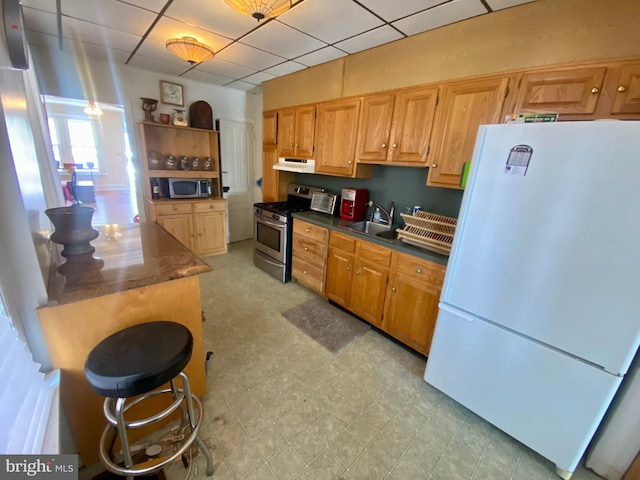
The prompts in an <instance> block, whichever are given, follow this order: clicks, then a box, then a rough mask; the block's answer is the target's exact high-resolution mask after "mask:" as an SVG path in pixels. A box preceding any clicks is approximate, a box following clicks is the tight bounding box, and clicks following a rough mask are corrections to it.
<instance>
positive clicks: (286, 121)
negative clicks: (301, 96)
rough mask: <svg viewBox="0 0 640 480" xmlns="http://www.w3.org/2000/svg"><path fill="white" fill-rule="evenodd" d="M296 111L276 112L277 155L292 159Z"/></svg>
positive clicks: (291, 109) (289, 109)
mask: <svg viewBox="0 0 640 480" xmlns="http://www.w3.org/2000/svg"><path fill="white" fill-rule="evenodd" d="M295 129H296V109H295V108H287V109H284V110H279V111H278V132H277V133H278V155H280V156H281V157H293V156H294V151H295V149H294V145H295V137H294V135H295Z"/></svg>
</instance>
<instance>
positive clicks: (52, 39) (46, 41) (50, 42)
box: [24, 30, 58, 50]
mask: <svg viewBox="0 0 640 480" xmlns="http://www.w3.org/2000/svg"><path fill="white" fill-rule="evenodd" d="M24 33H25V35H26V36H27V43H28V44H29V45H37V46H39V47H46V48H49V49H51V50H57V48H58V36H57V35H49V34H47V33H40V32H34V31H33V30H25V32H24Z"/></svg>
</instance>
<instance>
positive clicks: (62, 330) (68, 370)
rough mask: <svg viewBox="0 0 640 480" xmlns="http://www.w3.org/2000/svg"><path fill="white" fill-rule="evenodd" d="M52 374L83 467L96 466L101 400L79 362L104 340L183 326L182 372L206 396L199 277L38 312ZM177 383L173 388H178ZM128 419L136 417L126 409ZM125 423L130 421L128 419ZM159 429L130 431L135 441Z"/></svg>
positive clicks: (150, 403) (152, 403)
mask: <svg viewBox="0 0 640 480" xmlns="http://www.w3.org/2000/svg"><path fill="white" fill-rule="evenodd" d="M38 315H39V318H40V324H41V326H42V331H43V333H44V337H45V340H46V343H47V347H48V350H49V355H50V357H51V362H52V365H53V368H56V369H60V370H61V371H62V381H61V390H60V394H61V400H62V405H63V408H64V410H65V414H66V415H67V418H68V420H69V424H70V427H71V431H72V434H73V437H74V440H75V442H76V447H77V448H78V452H79V454H80V457H81V461H82V463H83V464H84V465H85V466H89V465H93V464H95V463H97V462H98V461H99V459H98V447H99V442H100V436H101V434H102V431H103V430H104V427H105V425H106V420H105V418H104V415H103V413H102V404H103V402H104V398H103V397H102V396H100V395H98V394H97V393H95V392H94V391H93V390H92V389H91V387H90V386H89V384H88V382H87V381H86V379H85V376H84V362H85V360H86V358H87V355H88V354H89V352H90V351H91V349H92V348H93V347H94V346H95V345H97V344H98V343H99V342H100V341H101V340H103V339H104V338H106V337H108V336H109V335H111V334H113V333H115V332H117V331H119V330H122V329H124V328H127V327H130V326H132V325H137V324H141V323H146V322H151V321H156V320H169V321H174V322H177V323H180V324H182V325H185V326H186V327H187V328H189V330H190V331H191V333H192V335H193V338H194V344H193V355H192V357H191V361H190V362H189V364H188V365H187V368H186V371H187V374H188V375H189V379H190V382H191V388H192V390H193V392H194V393H195V394H196V395H199V396H200V395H203V394H205V393H206V379H205V356H204V345H203V340H202V318H201V308H200V282H199V279H198V276H197V275H195V276H190V277H186V278H179V279H177V280H170V281H165V282H162V283H157V284H153V285H149V286H144V287H139V288H135V289H131V290H126V291H123V292H119V293H113V294H110V295H104V296H98V297H95V298H90V299H87V300H83V301H78V302H73V303H67V304H63V305H58V306H52V307H44V308H41V309H39V310H38ZM180 383H181V382H180V381H178V382H177V384H178V386H180ZM161 403H164V402H163V401H162V398H158V397H156V398H154V399H149V400H146V401H145V402H143V405H144V406H145V408H144V410H145V413H144V415H145V416H146V415H148V414H149V413H150V412H152V411H154V412H155V411H157V410H159V409H160V407H161ZM131 412H132V418H139V412H134V409H131ZM127 418H129V417H127ZM157 426H158V424H155V425H151V426H149V427H145V428H142V429H135V430H130V432H129V433H130V436H129V438H130V439H133V440H134V441H135V440H137V439H140V438H142V437H143V436H145V435H147V434H149V433H150V432H151V431H153V430H155V429H157V428H158V427H157Z"/></svg>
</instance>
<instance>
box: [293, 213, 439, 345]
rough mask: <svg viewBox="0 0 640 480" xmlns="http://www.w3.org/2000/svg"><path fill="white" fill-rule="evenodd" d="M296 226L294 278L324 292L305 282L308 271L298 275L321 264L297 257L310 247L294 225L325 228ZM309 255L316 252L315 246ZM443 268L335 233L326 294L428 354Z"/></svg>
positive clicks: (331, 236) (331, 238)
mask: <svg viewBox="0 0 640 480" xmlns="http://www.w3.org/2000/svg"><path fill="white" fill-rule="evenodd" d="M293 225H294V236H293V238H294V244H293V248H294V253H293V276H294V278H297V279H298V281H299V282H300V283H302V284H304V285H305V286H309V288H311V289H313V290H314V291H316V292H317V293H321V292H320V290H319V289H318V288H314V287H313V281H310V280H305V279H306V278H308V274H309V271H307V272H305V273H304V274H302V272H301V271H300V270H301V269H304V268H320V269H321V267H317V263H316V264H314V265H311V263H310V260H309V256H304V255H296V251H298V252H300V249H301V247H304V246H307V247H308V248H309V245H310V244H309V243H307V242H308V241H309V240H308V239H307V238H305V237H304V236H302V235H300V233H298V234H297V235H296V225H297V226H298V232H300V231H301V230H302V228H305V227H306V226H309V225H310V226H311V227H313V228H315V229H322V230H325V231H326V229H325V228H323V227H318V226H315V225H311V224H308V223H307V222H303V221H299V220H298V219H295V221H294V224H293ZM296 238H297V240H296ZM307 253H308V254H309V255H311V254H313V252H311V248H309V252H307ZM313 255H314V256H315V258H319V255H317V254H313ZM296 268H297V269H298V273H296ZM445 270H446V267H445V266H444V265H440V264H437V263H434V262H430V261H428V260H424V259H421V258H418V257H415V256H413V255H408V254H405V253H400V252H397V251H395V250H392V249H390V248H387V247H383V246H381V245H378V244H376V243H373V242H367V241H366V240H361V239H359V238H356V237H354V236H351V235H347V234H343V233H340V232H336V231H334V230H331V231H329V245H328V250H327V253H326V283H325V286H324V295H325V296H326V297H327V298H329V299H330V300H332V301H334V302H335V303H337V304H338V305H341V306H343V307H344V308H346V309H347V310H350V311H351V312H353V313H354V314H356V315H357V316H359V317H360V318H362V319H364V320H366V321H367V322H369V323H371V324H373V325H375V326H376V327H378V328H380V329H381V330H383V331H384V332H386V333H388V334H389V335H391V336H393V337H395V338H396V339H398V340H399V341H401V342H402V343H404V344H405V345H408V346H409V347H411V348H413V349H414V350H416V351H418V352H420V353H423V354H424V355H428V354H429V348H430V346H431V340H432V338H433V331H434V329H435V326H436V320H437V317H438V302H439V300H440V292H441V290H442V282H443V281H444V273H445ZM323 274H324V272H323Z"/></svg>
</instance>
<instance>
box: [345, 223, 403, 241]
mask: <svg viewBox="0 0 640 480" xmlns="http://www.w3.org/2000/svg"><path fill="white" fill-rule="evenodd" d="M339 226H340V227H342V228H346V229H347V230H352V231H354V232H359V233H364V234H365V235H370V236H372V237H375V238H379V239H381V240H387V241H392V240H395V238H396V228H397V225H383V224H380V223H376V222H371V221H369V220H364V221H362V222H348V221H344V222H343V221H341V222H340V224H339Z"/></svg>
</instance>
